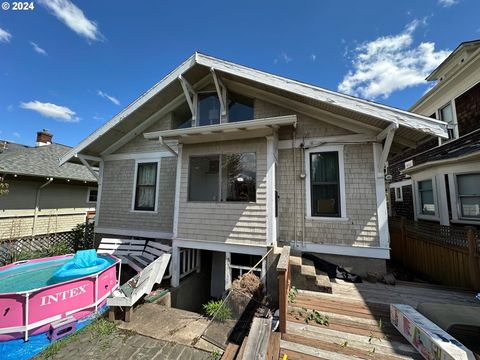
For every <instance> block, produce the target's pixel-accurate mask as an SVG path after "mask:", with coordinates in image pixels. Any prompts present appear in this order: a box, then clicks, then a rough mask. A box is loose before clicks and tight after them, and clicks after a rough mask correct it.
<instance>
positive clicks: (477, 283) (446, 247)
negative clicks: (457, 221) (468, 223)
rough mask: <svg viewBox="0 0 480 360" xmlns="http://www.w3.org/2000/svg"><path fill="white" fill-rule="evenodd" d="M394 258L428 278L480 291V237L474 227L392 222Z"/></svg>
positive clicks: (447, 284) (391, 241)
mask: <svg viewBox="0 0 480 360" xmlns="http://www.w3.org/2000/svg"><path fill="white" fill-rule="evenodd" d="M389 228H390V246H391V257H392V260H393V261H394V262H396V263H398V264H400V265H402V266H403V267H405V268H406V269H408V270H409V271H411V272H413V273H414V274H417V275H418V276H420V277H422V278H424V279H425V280H428V281H431V282H433V283H437V284H441V285H446V286H454V287H459V288H465V289H471V290H476V291H479V290H480V256H479V253H480V236H479V231H478V230H477V229H475V228H473V227H462V226H443V225H439V224H437V223H431V222H425V221H413V220H407V219H405V218H392V219H390V221H389Z"/></svg>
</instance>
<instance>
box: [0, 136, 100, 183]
mask: <svg viewBox="0 0 480 360" xmlns="http://www.w3.org/2000/svg"><path fill="white" fill-rule="evenodd" d="M3 144H5V142H3V141H1V142H0V173H1V174H15V175H21V176H33V177H45V178H47V177H53V178H55V179H69V180H77V181H87V182H97V180H96V179H95V177H94V176H93V175H92V174H91V173H90V172H89V171H88V169H87V168H86V167H85V166H84V165H80V164H74V163H66V164H63V165H62V166H60V165H59V163H58V161H59V159H60V157H62V156H63V155H64V154H65V153H66V152H67V151H68V150H70V149H71V147H69V146H65V145H60V144H55V143H54V144H50V145H44V146H38V147H30V146H26V145H21V144H15V143H6V146H5V148H4V146H3Z"/></svg>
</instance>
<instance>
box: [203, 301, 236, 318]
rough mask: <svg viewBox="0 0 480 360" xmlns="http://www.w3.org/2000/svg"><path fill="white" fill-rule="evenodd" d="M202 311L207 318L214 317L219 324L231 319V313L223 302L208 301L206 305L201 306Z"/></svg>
mask: <svg viewBox="0 0 480 360" xmlns="http://www.w3.org/2000/svg"><path fill="white" fill-rule="evenodd" d="M202 307H203V311H205V314H207V316H208V317H214V316H215V319H216V320H218V321H221V322H224V321H226V320H228V319H230V318H231V317H232V312H231V311H230V309H229V308H228V306H226V305H224V301H223V300H216V301H215V300H210V301H209V302H208V303H206V304H203V306H202Z"/></svg>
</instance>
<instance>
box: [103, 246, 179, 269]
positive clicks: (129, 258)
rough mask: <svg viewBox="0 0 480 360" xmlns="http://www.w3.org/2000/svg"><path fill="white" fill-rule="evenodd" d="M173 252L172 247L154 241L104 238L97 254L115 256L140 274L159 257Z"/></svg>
mask: <svg viewBox="0 0 480 360" xmlns="http://www.w3.org/2000/svg"><path fill="white" fill-rule="evenodd" d="M171 251H172V248H171V247H170V246H168V245H164V244H161V243H160V242H158V241H153V240H137V239H112V238H103V239H102V240H101V241H100V245H99V246H98V250H97V253H99V254H101V253H108V254H112V255H115V256H117V257H119V258H120V259H122V261H123V262H124V263H125V264H127V265H129V266H130V267H131V268H132V269H134V270H135V271H137V272H140V271H142V270H143V269H145V267H146V266H147V265H148V264H150V263H151V262H152V261H154V260H155V259H157V258H158V257H159V256H161V255H163V254H165V253H170V252H171Z"/></svg>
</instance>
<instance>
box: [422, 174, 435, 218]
mask: <svg viewBox="0 0 480 360" xmlns="http://www.w3.org/2000/svg"><path fill="white" fill-rule="evenodd" d="M418 195H419V201H420V213H421V214H423V215H435V201H434V196H433V182H432V180H431V179H429V180H423V181H419V182H418Z"/></svg>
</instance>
